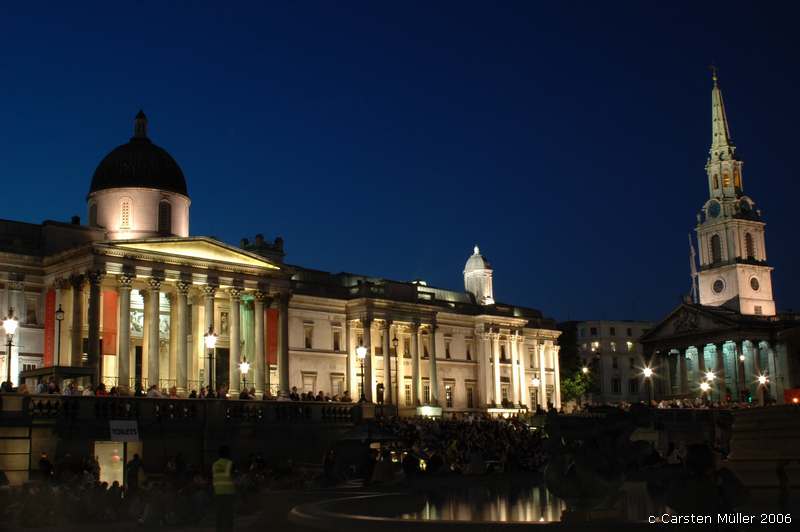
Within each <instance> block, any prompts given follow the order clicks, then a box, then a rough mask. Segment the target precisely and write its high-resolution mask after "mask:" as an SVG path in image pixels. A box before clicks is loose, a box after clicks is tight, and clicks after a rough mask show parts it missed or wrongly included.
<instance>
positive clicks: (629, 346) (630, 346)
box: [625, 340, 634, 353]
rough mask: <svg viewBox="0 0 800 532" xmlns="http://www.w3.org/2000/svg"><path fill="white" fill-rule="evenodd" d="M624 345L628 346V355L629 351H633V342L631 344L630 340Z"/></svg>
mask: <svg viewBox="0 0 800 532" xmlns="http://www.w3.org/2000/svg"><path fill="white" fill-rule="evenodd" d="M625 345H627V346H628V352H629V353H630V352H631V351H633V346H634V344H633V342H631V341H630V340H628V341H627V342H625Z"/></svg>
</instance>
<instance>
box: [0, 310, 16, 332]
mask: <svg viewBox="0 0 800 532" xmlns="http://www.w3.org/2000/svg"><path fill="white" fill-rule="evenodd" d="M17 325H19V321H17V318H15V317H14V310H13V309H8V316H7V317H5V318H4V319H3V329H5V330H6V334H14V333H15V332H17Z"/></svg>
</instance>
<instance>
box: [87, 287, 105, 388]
mask: <svg viewBox="0 0 800 532" xmlns="http://www.w3.org/2000/svg"><path fill="white" fill-rule="evenodd" d="M86 277H87V279H88V280H89V314H88V320H89V346H88V348H87V350H86V352H87V354H88V355H89V360H88V364H89V367H90V368H92V369H93V370H94V377H93V379H92V380H93V383H94V385H95V386H97V385H98V384H100V383H101V382H102V381H103V376H102V375H101V372H102V369H101V367H100V366H101V364H100V357H101V356H102V354H101V353H100V283H101V281H102V280H103V272H101V271H90V272H86Z"/></svg>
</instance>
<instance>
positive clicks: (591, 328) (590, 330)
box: [589, 327, 597, 336]
mask: <svg viewBox="0 0 800 532" xmlns="http://www.w3.org/2000/svg"><path fill="white" fill-rule="evenodd" d="M589 334H591V335H592V336H597V327H589Z"/></svg>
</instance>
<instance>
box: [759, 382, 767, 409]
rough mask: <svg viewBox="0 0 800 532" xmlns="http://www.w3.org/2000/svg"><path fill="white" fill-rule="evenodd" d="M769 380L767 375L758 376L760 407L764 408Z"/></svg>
mask: <svg viewBox="0 0 800 532" xmlns="http://www.w3.org/2000/svg"><path fill="white" fill-rule="evenodd" d="M768 382H769V379H768V378H767V376H766V375H759V376H758V406H764V392H766V390H767V383H768Z"/></svg>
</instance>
